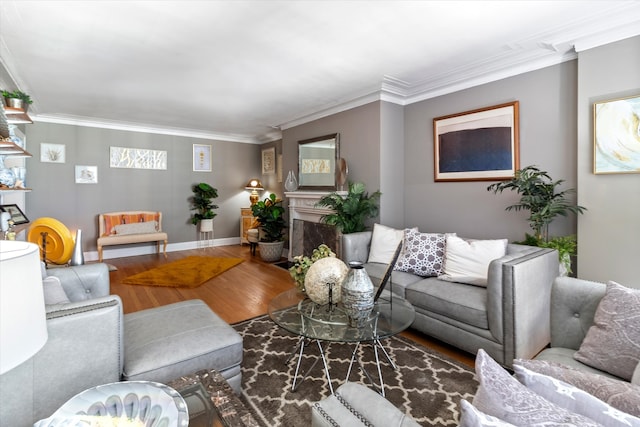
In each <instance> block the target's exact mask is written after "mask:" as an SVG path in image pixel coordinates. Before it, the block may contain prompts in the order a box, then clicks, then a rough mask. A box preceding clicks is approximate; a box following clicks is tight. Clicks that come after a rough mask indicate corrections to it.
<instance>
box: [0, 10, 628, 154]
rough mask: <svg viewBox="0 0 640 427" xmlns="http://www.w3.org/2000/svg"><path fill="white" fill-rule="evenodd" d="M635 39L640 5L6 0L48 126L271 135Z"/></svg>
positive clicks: (9, 24)
mask: <svg viewBox="0 0 640 427" xmlns="http://www.w3.org/2000/svg"><path fill="white" fill-rule="evenodd" d="M638 34H640V1H615V0H614V1H575V0H573V1H509V2H507V1H204V0H200V1H192V0H183V1H53V0H52V1H46V0H40V1H19V0H0V60H1V62H2V64H1V65H3V66H4V68H5V69H6V71H7V72H8V74H9V75H10V80H13V81H9V82H7V81H5V82H1V81H0V83H4V84H5V85H17V86H18V87H19V88H20V89H21V90H23V91H24V92H27V93H29V94H30V95H31V96H32V98H33V99H34V104H33V105H32V107H31V110H30V111H31V115H32V117H33V118H34V120H37V121H47V122H56V123H73V124H84V125H88V126H102V127H109V128H118V129H130V130H140V131H146V132H162V133H169V134H179V135H187V136H196V137H204V138H213V139H224V140H230V141H239V142H251V143H259V142H265V141H268V140H273V139H276V138H278V137H279V136H280V129H286V128H287V127H290V126H293V125H296V124H300V123H304V122H305V121H308V120H311V119H314V118H318V117H322V116H323V115H327V114H330V113H333V112H336V111H340V110H341V109H346V108H351V107H353V106H356V105H361V104H364V103H367V102H371V101H373V100H376V99H383V100H386V101H390V102H395V103H398V104H401V105H407V104H410V103H413V102H417V101H420V100H423V99H427V98H432V97H435V96H438V95H442V94H445V93H450V92H453V91H456V90H460V89H463V88H467V87H471V86H474V85H477V84H482V83H486V82H489V81H494V80H498V79H500V78H504V77H507V76H511V75H515V74H519V73H522V72H526V71H530V70H535V69H539V68H542V67H545V66H549V65H553V64H557V63H560V62H563V61H566V60H569V59H572V58H574V57H575V55H576V53H575V52H576V50H578V51H580V50H585V49H589V48H592V47H595V46H599V45H601V44H605V43H610V42H613V41H617V40H620V39H624V38H627V37H631V36H635V35H638ZM574 47H575V49H574ZM638 54H639V55H640V52H639V53H638Z"/></svg>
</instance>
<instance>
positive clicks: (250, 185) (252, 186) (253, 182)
mask: <svg viewBox="0 0 640 427" xmlns="http://www.w3.org/2000/svg"><path fill="white" fill-rule="evenodd" d="M244 188H245V190H251V194H250V195H249V201H250V202H251V205H255V204H256V202H257V201H258V198H259V195H258V190H260V191H262V190H264V188H262V182H260V180H259V179H255V178H254V179H250V180H249V182H247V185H245V187H244Z"/></svg>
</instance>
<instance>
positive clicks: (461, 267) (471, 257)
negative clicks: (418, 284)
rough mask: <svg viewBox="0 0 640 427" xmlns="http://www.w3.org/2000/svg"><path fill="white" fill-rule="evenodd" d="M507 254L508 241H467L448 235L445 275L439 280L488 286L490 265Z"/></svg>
mask: <svg viewBox="0 0 640 427" xmlns="http://www.w3.org/2000/svg"><path fill="white" fill-rule="evenodd" d="M506 252H507V239H499V240H471V241H466V240H464V239H461V238H460V237H457V236H451V235H447V240H446V246H445V252H444V274H442V275H440V276H438V278H439V279H442V280H447V281H449V282H460V283H469V284H471V285H478V286H486V285H487V275H488V272H489V264H490V263H491V261H493V260H494V259H498V258H502V257H503V256H504V255H505V254H506Z"/></svg>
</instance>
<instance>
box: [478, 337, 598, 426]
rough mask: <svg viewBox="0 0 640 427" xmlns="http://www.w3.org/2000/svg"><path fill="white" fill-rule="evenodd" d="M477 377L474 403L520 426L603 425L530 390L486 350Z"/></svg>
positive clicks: (479, 356)
mask: <svg viewBox="0 0 640 427" xmlns="http://www.w3.org/2000/svg"><path fill="white" fill-rule="evenodd" d="M476 376H477V377H478V381H479V382H480V387H479V388H478V391H477V392H476V395H475V397H474V398H473V406H475V407H476V408H477V409H478V410H480V411H482V412H484V413H485V414H487V415H491V416H493V417H497V418H500V419H501V420H503V421H507V422H509V423H511V424H514V425H517V426H525V425H526V426H530V427H542V426H552V425H563V426H571V425H574V426H581V427H596V426H601V424H598V423H596V422H595V421H592V420H591V419H589V418H587V417H585V416H583V415H580V414H576V413H573V412H571V411H568V410H566V409H564V408H561V407H560V406H558V405H556V404H554V403H552V402H550V401H548V400H547V399H545V398H544V397H542V396H539V395H538V394H537V393H535V392H533V391H531V390H529V389H528V388H527V387H525V386H524V385H522V384H520V383H519V382H518V380H516V379H515V378H514V377H513V376H511V375H510V374H509V373H508V372H507V371H506V370H505V369H504V368H502V367H501V366H500V365H498V363H496V361H494V360H493V359H492V358H491V357H490V356H489V355H488V354H487V353H486V352H485V351H484V350H482V349H480V350H479V351H478V355H477V357H476Z"/></svg>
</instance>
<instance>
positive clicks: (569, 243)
mask: <svg viewBox="0 0 640 427" xmlns="http://www.w3.org/2000/svg"><path fill="white" fill-rule="evenodd" d="M518 243H521V244H523V245H529V246H538V247H541V248H550V249H555V250H557V251H558V256H559V259H560V262H561V263H562V264H563V265H564V268H565V271H566V272H567V274H571V273H572V271H571V255H575V254H576V252H577V250H578V240H577V238H576V236H575V235H570V236H557V237H551V238H549V240H544V239H538V238H536V236H533V235H531V234H529V233H526V234H525V239H524V241H523V242H518Z"/></svg>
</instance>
